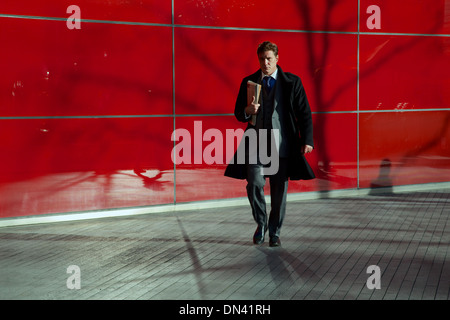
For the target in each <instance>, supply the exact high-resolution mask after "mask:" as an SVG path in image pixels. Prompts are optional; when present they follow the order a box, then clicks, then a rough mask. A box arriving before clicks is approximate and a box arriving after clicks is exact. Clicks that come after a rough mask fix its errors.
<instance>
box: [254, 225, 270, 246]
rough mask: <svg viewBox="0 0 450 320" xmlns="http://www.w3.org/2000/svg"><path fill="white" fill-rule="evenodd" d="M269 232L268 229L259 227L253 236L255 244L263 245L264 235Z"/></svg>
mask: <svg viewBox="0 0 450 320" xmlns="http://www.w3.org/2000/svg"><path fill="white" fill-rule="evenodd" d="M266 231H267V228H264V227H258V228H256V231H255V234H254V235H253V243H254V244H262V243H263V242H264V235H265V233H266Z"/></svg>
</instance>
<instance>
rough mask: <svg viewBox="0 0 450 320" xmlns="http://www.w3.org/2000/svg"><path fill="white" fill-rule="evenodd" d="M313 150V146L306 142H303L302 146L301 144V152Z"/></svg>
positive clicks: (305, 152)
mask: <svg viewBox="0 0 450 320" xmlns="http://www.w3.org/2000/svg"><path fill="white" fill-rule="evenodd" d="M312 151H313V147H311V146H310V145H308V144H305V145H304V146H302V148H301V152H302V154H307V153H311V152H312Z"/></svg>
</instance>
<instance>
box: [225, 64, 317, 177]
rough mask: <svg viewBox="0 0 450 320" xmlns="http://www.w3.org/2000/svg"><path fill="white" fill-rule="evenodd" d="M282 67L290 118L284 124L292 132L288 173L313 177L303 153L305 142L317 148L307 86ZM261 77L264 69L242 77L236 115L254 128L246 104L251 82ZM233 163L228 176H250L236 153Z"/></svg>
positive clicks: (287, 116)
mask: <svg viewBox="0 0 450 320" xmlns="http://www.w3.org/2000/svg"><path fill="white" fill-rule="evenodd" d="M277 67H278V77H277V83H278V81H281V83H280V84H281V88H282V90H283V92H282V94H283V101H284V105H283V108H286V109H287V110H286V111H287V112H286V120H285V123H284V125H285V126H287V134H288V135H289V141H290V145H289V150H290V155H289V161H288V163H289V167H288V176H289V179H290V180H310V179H314V178H315V175H314V172H313V171H312V169H311V167H310V166H309V164H308V162H307V161H306V159H305V157H304V155H302V153H301V146H302V145H305V144H307V145H310V146H312V147H314V142H313V123H312V118H311V109H310V107H309V103H308V99H307V97H306V93H305V89H304V88H303V84H302V82H301V80H300V78H299V77H298V76H296V75H294V74H292V73H289V72H283V70H282V69H281V68H280V66H277ZM260 76H261V70H258V71H257V72H255V73H254V74H252V75H250V76H248V77H245V78H244V79H243V80H242V83H241V86H240V89H239V94H238V97H237V99H236V105H235V109H234V115H235V116H236V118H237V119H238V120H239V121H241V122H248V125H247V129H246V130H248V129H249V128H253V126H252V125H251V124H250V123H249V120H250V119H246V117H245V111H244V110H245V107H246V106H247V81H248V80H251V81H253V82H258V81H259V79H260ZM234 157H235V161H234V163H233V164H231V163H230V164H228V166H227V168H226V170H225V176H227V177H231V178H236V179H246V175H247V174H246V172H247V171H246V167H245V164H239V163H237V161H236V159H237V157H236V154H235V156H234Z"/></svg>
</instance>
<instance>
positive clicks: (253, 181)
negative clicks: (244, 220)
mask: <svg viewBox="0 0 450 320" xmlns="http://www.w3.org/2000/svg"><path fill="white" fill-rule="evenodd" d="M262 167H263V166H262V165H261V164H247V196H248V199H249V202H250V206H251V208H252V214H253V218H254V220H255V222H256V223H257V224H258V226H259V227H263V228H264V230H266V229H267V227H268V231H269V237H270V238H273V237H275V236H276V237H279V236H280V231H281V226H282V224H283V220H284V216H285V214H286V197H287V189H288V174H287V167H288V159H287V158H280V162H279V169H278V172H277V173H276V174H274V175H271V176H269V177H268V178H269V183H270V202H271V211H270V215H269V219H268V221H267V211H266V200H265V197H264V186H265V184H266V177H265V176H264V175H262V174H261V170H262ZM267 222H268V223H267Z"/></svg>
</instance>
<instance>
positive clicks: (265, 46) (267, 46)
mask: <svg viewBox="0 0 450 320" xmlns="http://www.w3.org/2000/svg"><path fill="white" fill-rule="evenodd" d="M270 50H272V51H273V54H274V55H275V57H276V56H277V55H278V46H277V45H276V44H275V43H273V42H270V41H264V42H263V43H260V44H259V46H258V50H257V51H256V54H257V55H259V54H260V53H263V52H266V51H270Z"/></svg>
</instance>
